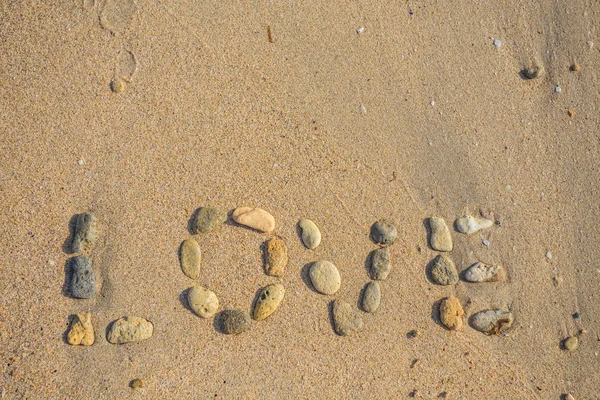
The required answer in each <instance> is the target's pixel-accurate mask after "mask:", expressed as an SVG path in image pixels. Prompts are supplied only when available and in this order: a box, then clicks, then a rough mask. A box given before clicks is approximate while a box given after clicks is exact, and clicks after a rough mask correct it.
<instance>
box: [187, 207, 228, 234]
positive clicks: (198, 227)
mask: <svg viewBox="0 0 600 400" xmlns="http://www.w3.org/2000/svg"><path fill="white" fill-rule="evenodd" d="M225 221H227V213H226V212H225V211H221V210H219V209H217V208H212V207H201V208H199V209H198V210H196V212H195V214H194V217H193V222H192V232H193V233H195V234H197V233H206V232H210V231H212V230H214V229H215V228H217V227H219V226H222V225H223V224H224V223H225Z"/></svg>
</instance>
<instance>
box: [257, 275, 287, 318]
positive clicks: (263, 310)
mask: <svg viewBox="0 0 600 400" xmlns="http://www.w3.org/2000/svg"><path fill="white" fill-rule="evenodd" d="M284 295H285V288H284V287H283V285H281V284H279V283H274V284H272V285H269V286H265V287H264V288H263V290H261V292H260V294H259V295H258V299H257V300H256V304H255V305H254V311H253V313H252V317H253V318H254V320H255V321H261V320H263V319H265V318H267V317H268V316H270V315H271V314H273V313H274V312H275V310H277V308H278V307H279V304H281V300H283V296H284Z"/></svg>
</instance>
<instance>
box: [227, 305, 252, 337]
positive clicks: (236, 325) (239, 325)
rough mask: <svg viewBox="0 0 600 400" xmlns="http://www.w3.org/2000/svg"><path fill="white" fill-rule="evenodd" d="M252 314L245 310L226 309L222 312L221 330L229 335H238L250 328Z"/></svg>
mask: <svg viewBox="0 0 600 400" xmlns="http://www.w3.org/2000/svg"><path fill="white" fill-rule="evenodd" d="M251 325H252V320H251V319H250V314H248V313H247V312H246V311H243V310H226V311H223V312H222V313H221V330H222V331H223V333H225V334H227V335H237V334H238V333H242V332H244V331H247V330H248V329H250V326H251Z"/></svg>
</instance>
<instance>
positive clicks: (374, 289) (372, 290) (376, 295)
mask: <svg viewBox="0 0 600 400" xmlns="http://www.w3.org/2000/svg"><path fill="white" fill-rule="evenodd" d="M380 302H381V286H380V285H379V282H369V283H367V284H366V285H365V290H364V293H363V298H362V302H361V306H362V309H363V310H364V311H365V312H368V313H373V312H375V311H377V309H378V308H379V303H380Z"/></svg>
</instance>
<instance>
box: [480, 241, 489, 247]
mask: <svg viewBox="0 0 600 400" xmlns="http://www.w3.org/2000/svg"><path fill="white" fill-rule="evenodd" d="M481 243H483V245H484V246H485V247H490V241H489V240H487V239H486V240H483V241H482V242H481Z"/></svg>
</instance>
